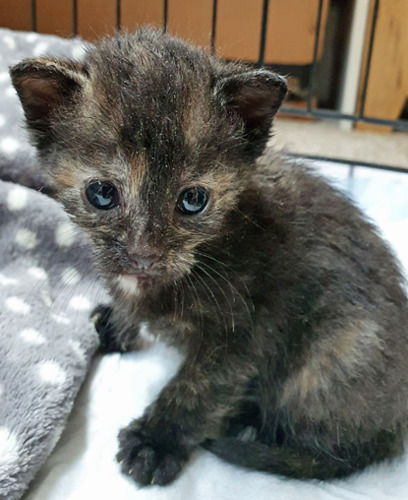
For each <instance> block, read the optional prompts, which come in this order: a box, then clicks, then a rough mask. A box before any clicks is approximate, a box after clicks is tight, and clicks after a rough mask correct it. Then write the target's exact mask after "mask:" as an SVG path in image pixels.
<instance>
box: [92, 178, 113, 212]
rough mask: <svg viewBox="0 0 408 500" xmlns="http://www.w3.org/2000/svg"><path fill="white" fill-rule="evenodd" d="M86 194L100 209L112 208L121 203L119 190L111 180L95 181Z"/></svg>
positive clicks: (93, 204)
mask: <svg viewBox="0 0 408 500" xmlns="http://www.w3.org/2000/svg"><path fill="white" fill-rule="evenodd" d="M85 194H86V197H87V198H88V201H89V203H90V204H91V205H92V206H94V207H95V208H97V209H99V210H111V209H112V208H115V207H117V206H118V205H119V193H118V190H117V189H116V188H115V186H113V185H112V184H110V183H109V182H104V181H93V182H91V183H90V184H89V185H88V187H87V188H86V191H85Z"/></svg>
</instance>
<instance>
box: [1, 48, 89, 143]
mask: <svg viewBox="0 0 408 500" xmlns="http://www.w3.org/2000/svg"><path fill="white" fill-rule="evenodd" d="M10 75H11V80H12V82H13V85H14V87H15V89H16V90H17V93H18V96H19V97H20V100H21V103H22V105H23V109H24V113H25V116H26V119H27V125H28V127H29V129H30V130H31V132H32V134H33V138H34V142H36V144H37V146H40V147H41V146H42V145H44V144H45V142H46V141H47V139H48V140H49V135H50V128H51V125H52V119H53V117H54V116H55V114H56V112H57V111H58V110H59V109H61V108H62V107H65V108H66V107H69V106H70V105H71V104H72V102H73V100H74V97H75V94H76V93H78V91H80V90H81V89H82V88H83V87H84V85H85V83H86V81H87V72H86V69H85V67H84V65H82V64H81V63H78V62H74V61H70V60H64V59H47V58H38V59H25V60H24V61H22V62H21V63H19V64H16V65H15V66H12V67H11V68H10Z"/></svg>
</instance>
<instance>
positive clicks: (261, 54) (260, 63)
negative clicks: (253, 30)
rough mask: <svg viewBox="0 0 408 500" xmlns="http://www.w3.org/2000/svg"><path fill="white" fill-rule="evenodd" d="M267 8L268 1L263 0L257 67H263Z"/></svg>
mask: <svg viewBox="0 0 408 500" xmlns="http://www.w3.org/2000/svg"><path fill="white" fill-rule="evenodd" d="M268 7H269V0H264V1H263V7H262V26H261V42H260V45H259V59H258V66H263V64H264V61H265V43H266V26H267V24H268Z"/></svg>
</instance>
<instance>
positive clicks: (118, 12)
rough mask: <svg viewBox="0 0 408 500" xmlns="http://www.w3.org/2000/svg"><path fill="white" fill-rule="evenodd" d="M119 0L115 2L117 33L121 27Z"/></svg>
mask: <svg viewBox="0 0 408 500" xmlns="http://www.w3.org/2000/svg"><path fill="white" fill-rule="evenodd" d="M121 4H122V2H121V0H116V29H117V30H118V31H119V30H120V26H121V6H122V5H121Z"/></svg>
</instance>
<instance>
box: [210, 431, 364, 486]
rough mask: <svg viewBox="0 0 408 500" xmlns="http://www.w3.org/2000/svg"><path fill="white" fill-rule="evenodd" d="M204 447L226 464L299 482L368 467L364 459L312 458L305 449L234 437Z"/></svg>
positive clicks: (325, 455)
mask: <svg viewBox="0 0 408 500" xmlns="http://www.w3.org/2000/svg"><path fill="white" fill-rule="evenodd" d="M203 447H204V448H205V449H207V450H209V451H211V452H212V453H214V454H215V455H217V456H218V457H220V458H222V459H223V460H225V461H226V462H230V463H232V464H235V465H238V466H240V467H245V468H247V469H252V470H257V471H262V472H272V473H275V474H280V475H283V476H287V477H292V478H299V479H334V478H339V477H344V476H347V475H349V474H351V473H352V472H354V471H357V470H358V469H362V468H363V467H365V466H366V465H368V464H367V462H366V460H364V459H363V460H361V456H360V457H358V458H359V459H357V460H350V459H348V460H347V459H345V458H342V457H340V456H338V457H335V456H333V455H328V454H326V453H321V454H313V456H312V454H310V453H308V452H307V451H305V450H302V451H300V450H299V451H298V450H295V449H293V448H289V447H285V446H282V447H280V446H276V447H270V446H267V445H266V444H263V443H260V442H258V441H253V442H244V441H241V440H240V439H237V438H233V437H225V438H220V439H217V440H208V441H206V442H205V443H204V444H203ZM356 458H357V457H356ZM363 462H364V463H363Z"/></svg>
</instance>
